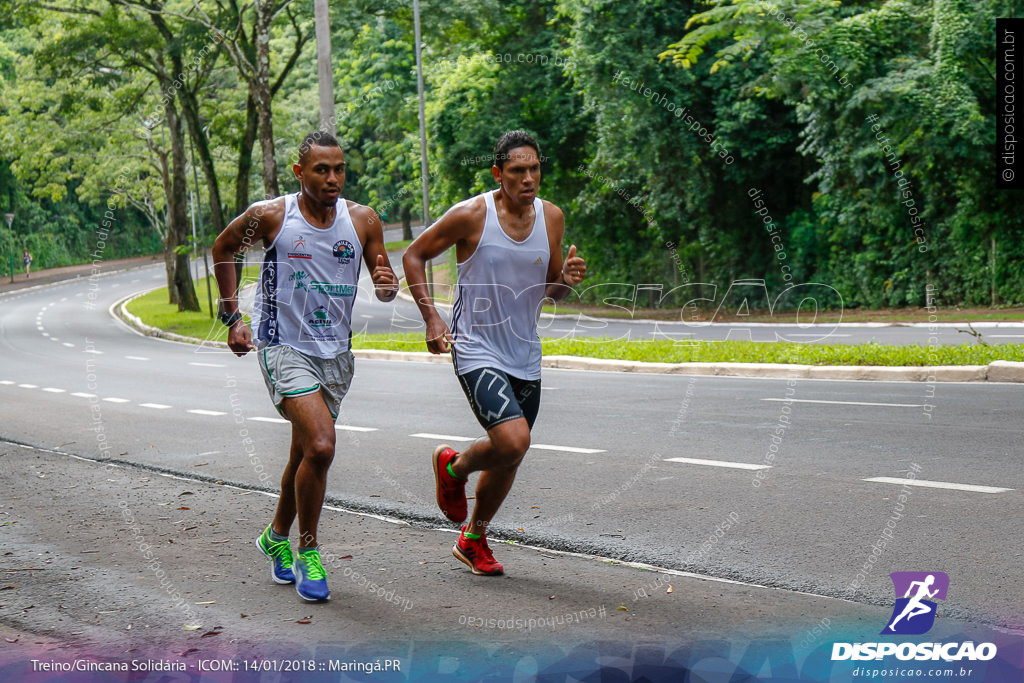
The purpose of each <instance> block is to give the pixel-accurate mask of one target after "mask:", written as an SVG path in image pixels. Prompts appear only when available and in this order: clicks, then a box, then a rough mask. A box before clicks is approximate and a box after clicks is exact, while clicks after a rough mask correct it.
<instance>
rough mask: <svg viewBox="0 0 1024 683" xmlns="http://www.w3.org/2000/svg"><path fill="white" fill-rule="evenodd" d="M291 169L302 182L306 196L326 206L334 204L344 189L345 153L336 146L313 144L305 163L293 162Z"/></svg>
mask: <svg viewBox="0 0 1024 683" xmlns="http://www.w3.org/2000/svg"><path fill="white" fill-rule="evenodd" d="M292 170H294V171H295V177H296V178H298V179H299V181H300V182H301V183H302V189H303V193H304V194H305V195H306V198H307V199H311V200H315V201H318V202H320V203H322V204H324V205H326V206H334V202H335V201H337V199H338V197H340V196H341V192H342V190H344V189H345V154H344V152H342V151H341V149H340V148H338V147H320V146H319V145H314V146H313V147H311V148H310V149H309V156H307V157H306V163H304V164H302V165H301V166H300V165H299V164H295V166H294V167H293V168H292Z"/></svg>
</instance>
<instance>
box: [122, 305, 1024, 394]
mask: <svg viewBox="0 0 1024 683" xmlns="http://www.w3.org/2000/svg"><path fill="white" fill-rule="evenodd" d="M156 289H159V288H156ZM148 291H152V290H148ZM146 293H147V292H137V293H135V294H132V295H130V296H127V297H125V298H124V299H121V300H120V301H117V302H115V303H114V304H113V305H111V307H110V314H111V315H112V316H114V317H115V318H118V319H120V320H121V321H122V322H123V323H125V324H126V325H128V326H129V327H131V328H134V329H135V330H137V331H138V332H139V333H141V334H143V335H145V336H147V337H158V338H160V339H168V340H170V341H176V342H182V343H185V344H199V345H201V346H205V347H207V348H219V349H227V344H225V343H224V342H215V341H204V340H201V339H196V338H195V337H185V336H182V335H180V334H174V333H172V332H165V331H164V330H161V329H158V328H156V327H151V326H150V325H147V324H145V323H144V322H142V321H141V320H139V318H138V317H136V316H134V315H132V314H131V313H129V312H128V310H127V308H126V307H127V305H128V304H129V303H130V302H131V301H132V300H133V299H136V298H138V297H140V296H142V295H143V294H146ZM352 353H353V355H355V357H356V358H364V359H366V360H387V361H405V362H413V363H451V362H452V360H451V356H449V355H435V354H432V353H428V352H426V351H384V350H379V349H353V350H352ZM541 365H542V366H543V367H545V368H556V369H560V370H590V371H595V370H596V371H600V372H635V373H639V374H647V375H701V376H711V377H742V378H747V379H827V380H839V379H841V380H856V381H874V382H928V383H933V382H986V381H987V382H1017V383H1020V382H1024V363H1015V362H1011V361H1005V360H997V361H993V362H992V363H990V364H988V365H940V366H934V367H918V366H912V367H883V366H874V365H786V364H782V363H645V362H643V361H632V360H614V359H603V358H583V357H581V356H544V358H543V360H542V361H541Z"/></svg>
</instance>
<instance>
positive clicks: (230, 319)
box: [220, 311, 242, 327]
mask: <svg viewBox="0 0 1024 683" xmlns="http://www.w3.org/2000/svg"><path fill="white" fill-rule="evenodd" d="M241 319H242V314H241V313H240V312H239V311H235V312H234V313H232V314H231V315H228V314H227V313H226V312H225V313H221V314H220V321H221V322H222V323H224V326H225V327H231V326H232V325H234V324H235V323H237V322H238V321H239V320H241Z"/></svg>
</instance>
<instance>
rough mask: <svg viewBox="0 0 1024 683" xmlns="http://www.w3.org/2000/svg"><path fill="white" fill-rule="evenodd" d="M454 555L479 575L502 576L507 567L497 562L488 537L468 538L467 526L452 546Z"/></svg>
mask: <svg viewBox="0 0 1024 683" xmlns="http://www.w3.org/2000/svg"><path fill="white" fill-rule="evenodd" d="M452 555H454V556H455V557H456V558H458V559H459V560H461V561H462V562H465V563H466V564H467V565H469V568H470V569H471V570H473V573H474V574H476V575H477V576H500V575H501V574H502V573H503V572H504V571H505V568H504V567H502V566H501V563H499V562H495V560H494V554H493V553H491V549H490V548H489V547H487V537H486V536H481V537H480V538H466V527H462V533H460V534H459V540H457V541H456V542H455V545H454V546H453V547H452Z"/></svg>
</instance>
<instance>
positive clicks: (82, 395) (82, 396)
mask: <svg viewBox="0 0 1024 683" xmlns="http://www.w3.org/2000/svg"><path fill="white" fill-rule="evenodd" d="M71 395H72V396H77V397H78V398H96V394H87V393H85V392H84V391H76V392H74V393H73V394H71Z"/></svg>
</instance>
